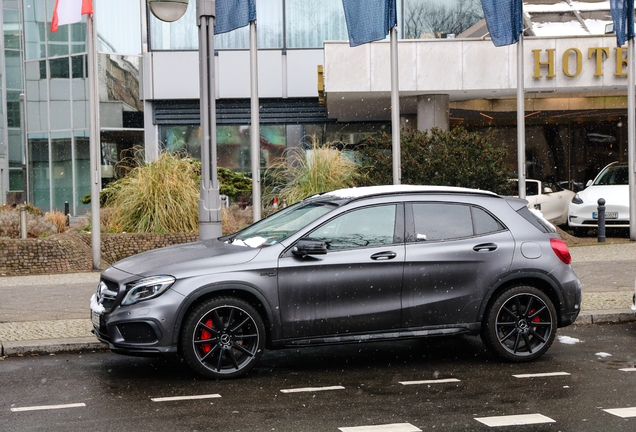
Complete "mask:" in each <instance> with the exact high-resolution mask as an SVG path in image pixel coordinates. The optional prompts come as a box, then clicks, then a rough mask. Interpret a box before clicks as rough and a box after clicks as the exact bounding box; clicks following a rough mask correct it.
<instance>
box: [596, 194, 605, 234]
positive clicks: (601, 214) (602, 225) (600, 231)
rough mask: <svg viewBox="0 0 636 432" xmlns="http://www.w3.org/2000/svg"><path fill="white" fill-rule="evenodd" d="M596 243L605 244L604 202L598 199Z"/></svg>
mask: <svg viewBox="0 0 636 432" xmlns="http://www.w3.org/2000/svg"><path fill="white" fill-rule="evenodd" d="M598 242H599V243H605V200H604V199H603V198H599V199H598Z"/></svg>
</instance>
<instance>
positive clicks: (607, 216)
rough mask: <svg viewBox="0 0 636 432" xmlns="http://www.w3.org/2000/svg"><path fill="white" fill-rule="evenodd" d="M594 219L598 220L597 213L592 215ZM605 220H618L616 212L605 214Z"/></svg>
mask: <svg viewBox="0 0 636 432" xmlns="http://www.w3.org/2000/svg"><path fill="white" fill-rule="evenodd" d="M592 217H593V218H594V219H598V213H596V212H594V213H592ZM605 219H618V212H605Z"/></svg>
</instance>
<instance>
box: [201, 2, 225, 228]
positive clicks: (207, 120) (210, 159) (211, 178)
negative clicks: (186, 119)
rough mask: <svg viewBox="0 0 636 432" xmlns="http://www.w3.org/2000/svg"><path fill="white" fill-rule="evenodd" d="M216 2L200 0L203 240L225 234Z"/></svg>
mask: <svg viewBox="0 0 636 432" xmlns="http://www.w3.org/2000/svg"><path fill="white" fill-rule="evenodd" d="M215 16H216V3H215V2H214V0H197V26H198V27H199V86H200V98H201V105H200V107H201V186H200V193H201V199H200V200H199V239H200V240H208V239H213V238H217V237H220V236H221V235H222V234H223V229H222V226H221V223H222V218H221V199H220V196H219V182H218V179H217V173H216V100H215V94H214V79H215V76H214V19H215Z"/></svg>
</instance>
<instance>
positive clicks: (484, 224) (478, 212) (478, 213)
mask: <svg viewBox="0 0 636 432" xmlns="http://www.w3.org/2000/svg"><path fill="white" fill-rule="evenodd" d="M472 210H473V225H474V227H475V234H477V235H479V234H487V233H491V232H496V231H500V230H502V229H503V226H502V225H501V224H500V223H499V222H498V221H497V220H496V219H495V218H493V217H492V216H490V215H489V214H488V213H486V212H485V211H484V210H482V209H480V208H477V207H473V208H472Z"/></svg>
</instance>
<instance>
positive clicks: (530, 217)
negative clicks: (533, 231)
mask: <svg viewBox="0 0 636 432" xmlns="http://www.w3.org/2000/svg"><path fill="white" fill-rule="evenodd" d="M517 213H519V215H521V216H522V217H523V218H524V219H525V220H527V221H528V222H530V223H531V224H532V225H534V226H535V227H536V228H537V229H538V230H539V231H541V232H544V233H550V232H556V229H555V228H554V227H553V226H552V225H551V224H550V223H549V222H548V221H546V220H545V219H543V218H540V217H539V216H537V214H536V213H534V212H532V211H531V210H530V209H529V208H528V207H522V208H520V209H519V210H517Z"/></svg>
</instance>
